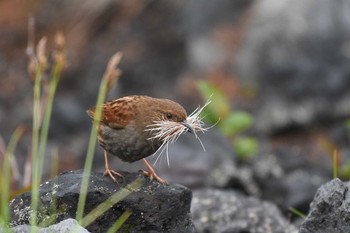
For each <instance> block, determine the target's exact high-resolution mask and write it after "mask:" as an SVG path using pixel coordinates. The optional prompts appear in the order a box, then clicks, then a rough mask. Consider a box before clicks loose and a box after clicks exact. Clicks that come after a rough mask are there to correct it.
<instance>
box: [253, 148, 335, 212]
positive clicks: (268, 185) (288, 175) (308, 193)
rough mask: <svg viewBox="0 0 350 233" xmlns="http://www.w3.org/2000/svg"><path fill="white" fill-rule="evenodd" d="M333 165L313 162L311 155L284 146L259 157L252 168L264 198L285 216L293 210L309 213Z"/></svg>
mask: <svg viewBox="0 0 350 233" xmlns="http://www.w3.org/2000/svg"><path fill="white" fill-rule="evenodd" d="M325 157H326V156H325ZM330 163H331V162H330V161H328V164H326V163H323V162H321V159H319V160H318V161H316V162H315V161H312V158H310V157H309V156H308V154H301V153H299V152H297V153H296V151H295V150H294V149H293V148H290V147H288V146H283V147H280V148H279V149H276V150H274V151H273V153H272V154H268V155H267V154H261V155H259V156H256V157H255V158H253V159H252V161H251V166H250V167H249V168H250V169H251V172H252V173H253V179H254V180H255V182H256V183H257V184H258V188H259V190H260V197H261V198H262V199H264V200H268V201H272V202H273V203H275V204H276V205H278V207H279V208H280V209H281V210H282V211H283V212H284V213H286V212H289V208H290V207H293V208H296V209H298V210H299V211H301V212H303V213H307V212H308V210H309V203H310V202H311V201H312V199H313V197H314V195H315V193H316V191H317V189H318V187H320V185H322V184H323V183H324V182H326V181H327V180H328V179H329V178H328V177H330V175H331V171H330V169H329V164H330ZM326 165H327V166H326ZM327 167H328V168H327Z"/></svg>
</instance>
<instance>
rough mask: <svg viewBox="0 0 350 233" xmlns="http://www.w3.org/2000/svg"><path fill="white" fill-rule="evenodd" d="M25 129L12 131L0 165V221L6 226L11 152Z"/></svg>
mask: <svg viewBox="0 0 350 233" xmlns="http://www.w3.org/2000/svg"><path fill="white" fill-rule="evenodd" d="M24 131H25V129H24V128H23V127H18V128H17V129H16V130H15V132H13V134H12V136H11V139H10V142H9V145H8V147H7V150H6V152H5V157H4V163H3V166H2V174H1V177H2V181H1V193H0V197H1V199H0V206H1V214H0V223H3V225H4V226H6V225H7V224H8V222H9V207H8V204H9V203H8V202H9V194H10V184H11V178H10V175H11V170H10V168H11V160H12V158H13V153H14V151H15V149H16V146H17V143H18V141H19V139H20V138H21V136H22V135H23V133H24Z"/></svg>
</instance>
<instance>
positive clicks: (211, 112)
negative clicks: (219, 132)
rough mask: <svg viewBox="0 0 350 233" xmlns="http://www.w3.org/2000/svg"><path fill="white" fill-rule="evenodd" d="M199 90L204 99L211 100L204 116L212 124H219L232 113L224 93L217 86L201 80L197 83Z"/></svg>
mask: <svg viewBox="0 0 350 233" xmlns="http://www.w3.org/2000/svg"><path fill="white" fill-rule="evenodd" d="M197 88H198V90H199V92H200V94H201V96H202V98H203V99H205V100H207V99H211V104H209V105H208V106H207V107H206V108H205V109H204V110H203V112H202V113H203V116H205V120H207V121H208V122H209V123H211V124H215V123H217V122H218V121H219V120H220V119H222V118H225V117H227V116H228V115H229V114H230V112H231V106H230V103H229V101H228V100H227V98H226V96H225V95H224V93H223V92H222V91H221V90H219V89H218V88H217V87H216V86H214V85H212V84H210V83H208V82H206V81H203V80H200V81H198V82H197Z"/></svg>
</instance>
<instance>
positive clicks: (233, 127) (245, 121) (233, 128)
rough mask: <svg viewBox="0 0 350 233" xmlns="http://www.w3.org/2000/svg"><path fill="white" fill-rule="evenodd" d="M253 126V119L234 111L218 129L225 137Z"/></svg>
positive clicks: (243, 112) (246, 114)
mask: <svg viewBox="0 0 350 233" xmlns="http://www.w3.org/2000/svg"><path fill="white" fill-rule="evenodd" d="M252 124H253V117H252V116H251V115H250V114H249V113H247V112H245V111H236V112H233V113H231V114H230V115H229V116H228V117H226V118H225V119H223V120H222V121H221V122H220V124H219V127H220V129H221V131H222V133H223V134H225V135H226V136H230V135H235V134H237V133H239V132H241V131H243V130H246V129H248V128H249V127H251V126H252Z"/></svg>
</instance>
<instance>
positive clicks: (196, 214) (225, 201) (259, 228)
mask: <svg viewBox="0 0 350 233" xmlns="http://www.w3.org/2000/svg"><path fill="white" fill-rule="evenodd" d="M191 211H192V216H193V221H194V224H195V226H196V229H197V231H198V232H206V233H211V232H215V233H221V232H231V233H240V232H249V233H266V232H273V233H297V230H296V228H295V227H294V226H293V225H291V224H290V223H289V222H288V221H287V220H286V219H285V218H284V217H283V216H282V215H281V212H280V211H279V210H278V209H277V208H276V206H275V205H274V204H272V203H269V202H265V201H260V200H259V199H256V198H253V197H245V196H243V195H242V194H239V193H237V192H234V191H223V190H216V189H200V190H196V191H194V192H193V200H192V208H191Z"/></svg>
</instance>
